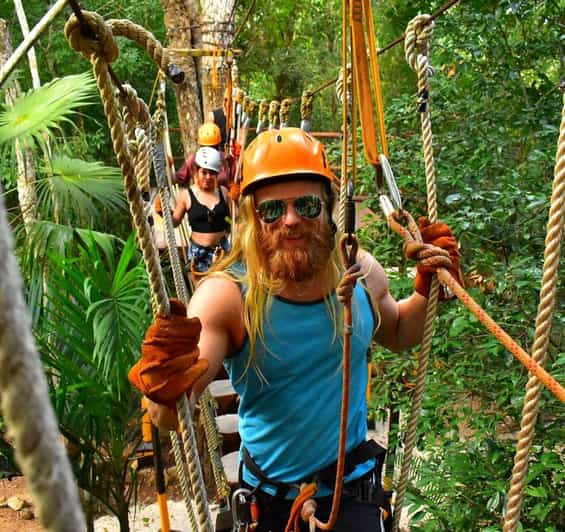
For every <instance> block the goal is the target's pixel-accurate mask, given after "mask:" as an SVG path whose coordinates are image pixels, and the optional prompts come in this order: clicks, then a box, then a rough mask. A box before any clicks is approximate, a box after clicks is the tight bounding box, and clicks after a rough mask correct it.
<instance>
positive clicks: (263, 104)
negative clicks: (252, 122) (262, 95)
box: [257, 100, 269, 134]
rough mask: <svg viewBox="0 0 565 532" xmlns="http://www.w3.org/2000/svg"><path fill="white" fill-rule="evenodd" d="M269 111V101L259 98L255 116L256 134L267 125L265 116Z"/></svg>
mask: <svg viewBox="0 0 565 532" xmlns="http://www.w3.org/2000/svg"><path fill="white" fill-rule="evenodd" d="M268 113H269V102H268V101H267V100H261V101H260V102H259V111H258V116H257V134H259V133H261V131H263V130H264V129H265V128H266V127H267V116H268Z"/></svg>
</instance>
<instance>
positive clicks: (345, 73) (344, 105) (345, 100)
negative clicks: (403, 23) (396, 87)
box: [336, 0, 355, 232]
mask: <svg viewBox="0 0 565 532" xmlns="http://www.w3.org/2000/svg"><path fill="white" fill-rule="evenodd" d="M348 4H349V3H348V0H343V1H342V6H341V58H342V59H341V90H340V78H338V81H337V84H336V93H337V94H338V97H339V94H340V92H341V115H342V118H341V179H340V181H339V209H338V219H337V227H338V229H339V231H341V232H343V231H344V230H345V201H346V199H347V178H348V176H349V171H348V164H347V163H348V156H349V146H348V144H349V128H348V116H349V112H350V105H351V106H352V105H353V103H352V100H351V85H350V80H351V78H350V76H349V69H348V65H347V53H348V46H347V45H348V41H347V36H348V35H349V24H348V18H347V15H348V9H347V7H348ZM353 134H355V132H353Z"/></svg>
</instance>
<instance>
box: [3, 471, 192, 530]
mask: <svg viewBox="0 0 565 532" xmlns="http://www.w3.org/2000/svg"><path fill="white" fill-rule="evenodd" d="M142 477H143V479H142V480H141V482H140V491H139V495H138V496H139V499H138V506H137V507H136V508H135V509H132V512H131V517H130V523H131V531H132V532H141V531H144V532H154V531H155V532H156V531H157V530H158V529H159V526H160V516H159V508H158V507H157V504H156V503H155V498H156V497H155V489H154V484H153V479H152V472H151V471H150V470H149V471H147V474H146V475H142ZM171 488H172V486H171ZM171 488H169V491H168V494H169V498H170V499H169V501H168V509H169V517H170V520H171V528H172V529H173V530H175V531H178V532H185V531H186V532H188V530H189V528H188V525H187V513H186V508H185V506H184V502H182V500H181V495H180V493H179V491H178V490H177V489H171ZM10 497H18V498H19V499H21V500H22V501H24V506H23V508H22V510H20V511H16V510H13V509H12V508H10V507H8V506H6V505H5V504H6V501H7V499H9V498H10ZM94 526H95V531H96V532H119V530H120V528H119V525H118V520H117V519H116V518H115V517H113V516H109V515H101V516H100V517H99V518H98V519H97V520H96V521H95V525H94ZM42 530H44V529H43V528H42V527H41V525H40V523H39V520H38V519H37V518H36V516H35V512H34V506H33V502H32V498H31V495H30V494H29V491H28V490H27V487H26V484H25V480H24V478H23V477H14V478H13V479H12V480H7V479H4V480H0V532H39V531H42Z"/></svg>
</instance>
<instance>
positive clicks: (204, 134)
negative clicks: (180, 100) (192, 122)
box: [198, 122, 222, 146]
mask: <svg viewBox="0 0 565 532" xmlns="http://www.w3.org/2000/svg"><path fill="white" fill-rule="evenodd" d="M221 141H222V134H221V132H220V128H219V127H218V126H217V125H216V124H214V123H213V122H207V123H206V124H202V125H201V126H200V128H199V129H198V144H200V146H217V145H218V144H220V142H221Z"/></svg>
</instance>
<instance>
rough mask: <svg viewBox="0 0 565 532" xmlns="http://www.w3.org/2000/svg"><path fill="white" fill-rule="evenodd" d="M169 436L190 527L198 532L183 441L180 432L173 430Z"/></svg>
mask: <svg viewBox="0 0 565 532" xmlns="http://www.w3.org/2000/svg"><path fill="white" fill-rule="evenodd" d="M169 438H170V440H171V446H172V448H173V456H174V458H175V465H176V468H177V474H178V477H179V482H180V490H181V493H182V498H183V500H184V505H185V507H186V512H187V513H188V520H189V521H190V528H191V530H193V531H194V532H198V523H197V522H196V516H195V515H194V508H193V507H192V503H191V502H190V499H191V497H190V486H189V483H188V471H187V470H186V462H185V461H184V459H183V457H182V451H181V442H180V441H179V439H180V436H179V434H178V433H177V432H176V431H174V430H172V431H170V432H169Z"/></svg>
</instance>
